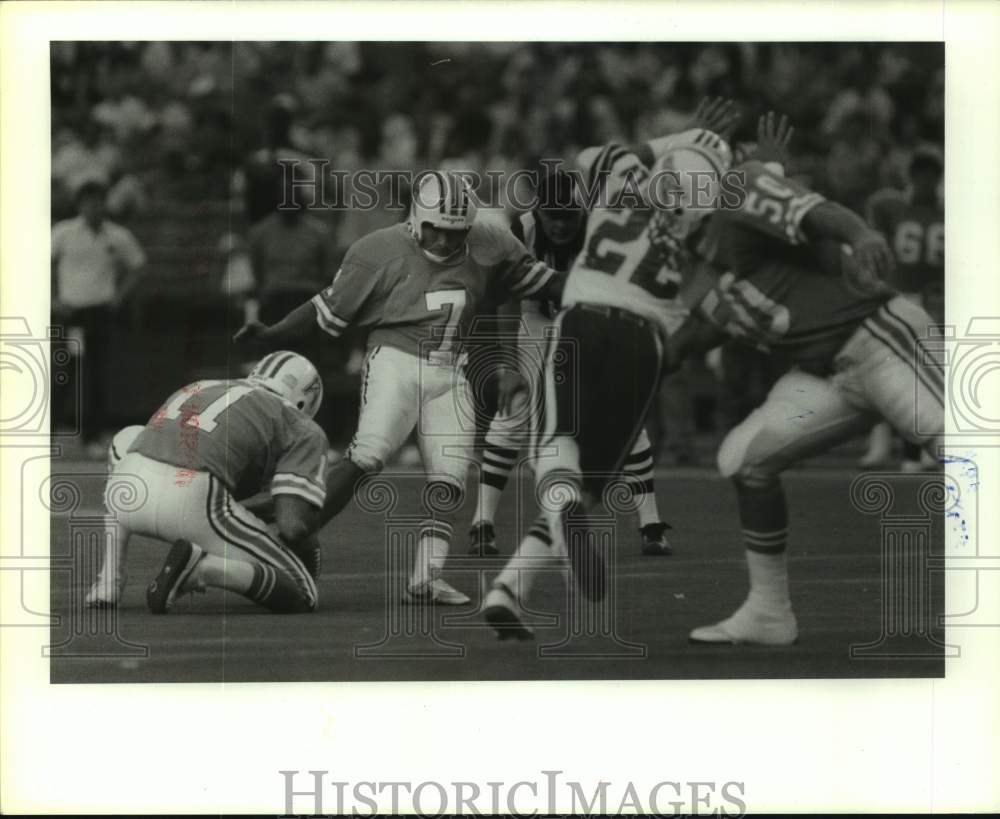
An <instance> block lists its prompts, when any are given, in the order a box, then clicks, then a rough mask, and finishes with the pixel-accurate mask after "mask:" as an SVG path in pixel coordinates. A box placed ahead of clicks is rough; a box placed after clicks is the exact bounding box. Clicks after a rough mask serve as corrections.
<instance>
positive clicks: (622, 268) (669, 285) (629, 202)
mask: <svg viewBox="0 0 1000 819" xmlns="http://www.w3.org/2000/svg"><path fill="white" fill-rule="evenodd" d="M697 133H698V132H684V133H682V134H677V135H676V136H675V137H671V138H664V139H661V140H656V141H654V142H650V143H647V144H646V146H644V152H645V151H648V152H649V156H648V157H647V159H648V160H650V161H651V160H652V159H655V158H656V156H658V155H660V154H662V153H664V152H665V151H666V150H668V149H669V148H670V147H672V146H674V145H676V144H683V143H685V142H687V141H690V140H691V139H692V138H693V137H694V136H695V135H696V134H697ZM577 166H578V168H579V170H580V171H581V172H582V174H583V178H582V181H583V184H584V197H585V198H586V199H588V200H589V201H590V202H591V203H593V204H594V206H593V207H592V208H591V210H590V216H589V218H588V222H587V234H586V238H585V240H584V245H583V251H582V252H581V253H580V255H579V256H578V257H577V259H576V261H575V263H574V264H573V267H572V268H571V270H570V275H569V280H568V282H567V285H566V292H565V294H564V296H563V303H564V305H565V304H567V303H574V302H588V303H598V304H606V305H609V306H617V307H623V308H625V309H629V310H632V311H633V312H636V313H639V314H640V315H644V316H645V317H647V318H650V319H653V320H655V321H656V322H657V323H658V324H659V325H660V326H661V328H662V329H663V331H664V333H666V334H668V335H669V334H671V333H673V332H674V331H675V330H676V329H677V328H678V327H679V326H680V325H681V323H682V322H683V320H684V318H685V317H686V316H687V312H688V311H687V310H686V308H685V307H684V305H683V304H682V303H681V301H680V299H679V296H680V290H681V283H682V277H681V267H682V254H683V251H682V249H681V248H680V246H679V245H678V244H677V243H676V242H675V241H674V240H673V239H671V238H670V237H669V236H667V235H666V234H664V233H663V232H662V231H661V230H658V226H657V224H656V220H654V219H653V218H652V217H653V215H654V213H655V211H654V210H653V209H652V208H649V207H646V206H644V205H643V204H642V199H643V196H642V191H643V185H644V183H645V182H646V180H647V179H648V177H649V167H648V165H647V164H646V163H645V162H644V161H643V159H641V158H640V157H639V156H638V155H637V154H636V153H635V152H634V151H632V150H629V149H628V148H625V147H623V146H621V145H615V144H611V145H605V146H602V147H593V148H587V149H585V150H584V151H582V152H581V153H580V155H579V157H578V159H577Z"/></svg>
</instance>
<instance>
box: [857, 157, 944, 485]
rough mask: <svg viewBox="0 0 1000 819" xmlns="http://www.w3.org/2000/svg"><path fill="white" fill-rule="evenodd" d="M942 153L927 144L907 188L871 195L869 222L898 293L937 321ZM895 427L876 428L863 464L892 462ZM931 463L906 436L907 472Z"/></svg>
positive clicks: (941, 301)
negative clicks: (888, 256)
mask: <svg viewBox="0 0 1000 819" xmlns="http://www.w3.org/2000/svg"><path fill="white" fill-rule="evenodd" d="M943 174H944V160H943V158H942V156H941V152H940V151H939V150H938V149H937V148H934V147H931V146H927V147H924V148H920V149H918V150H917V151H916V152H915V153H914V155H913V159H912V160H911V162H910V168H909V184H908V186H907V188H906V190H904V191H900V190H895V189H889V188H887V189H885V190H881V191H878V192H877V193H874V194H872V196H871V198H870V199H869V200H868V223H869V224H870V225H871V226H872V227H873V228H875V230H877V231H879V233H881V234H882V235H883V236H885V238H886V241H887V242H888V243H889V247H890V248H892V252H893V255H894V256H895V257H896V274H895V276H893V278H892V281H891V282H890V283H891V284H892V285H893V286H894V287H895V288H896V289H897V290H898V291H899V292H900V293H902V294H903V295H905V296H906V297H907V298H909V299H911V300H912V301H914V302H916V303H917V304H919V305H921V306H922V307H923V308H924V309H925V310H926V311H927V312H928V313H929V314H930V316H931V318H933V319H934V320H935V321H936V322H937V323H938V324H941V323H943V322H944V200H943V196H942V190H941V180H942V176H943ZM891 449H892V430H891V429H890V427H889V426H888V425H887V424H878V425H877V426H875V427H874V428H873V429H872V433H871V437H870V439H869V448H868V452H867V453H865V455H864V456H863V457H862V458H861V461H860V462H859V465H860V466H862V467H864V468H866V469H872V468H875V467H879V466H884V465H886V463H887V462H888V461H889V458H890V455H891ZM932 464H933V460H932V459H930V458H928V456H927V455H926V453H924V454H923V455H922V454H921V451H920V448H919V447H916V446H915V445H914V444H911V443H910V442H908V441H906V442H904V444H903V464H902V469H903V471H904V472H916V471H919V470H921V469H924V468H927V467H928V466H931V465H932Z"/></svg>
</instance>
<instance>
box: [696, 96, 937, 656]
mask: <svg viewBox="0 0 1000 819" xmlns="http://www.w3.org/2000/svg"><path fill="white" fill-rule="evenodd" d="M789 136H790V130H789V129H787V128H786V126H785V124H784V120H782V122H781V123H779V124H778V125H777V126H775V124H774V121H773V117H771V116H769V117H767V118H764V119H762V121H761V125H760V140H759V145H758V153H757V158H756V160H755V161H751V162H748V163H746V164H744V165H743V166H742V167H741V168H738V169H737V170H739V171H741V172H742V173H744V174H745V180H746V181H745V186H746V190H745V194H746V195H745V199H744V201H743V204H742V205H741V207H739V208H737V209H732V210H727V211H724V212H720V213H718V214H716V215H715V216H713V221H715V222H716V224H715V226H714V228H715V232H714V241H715V244H714V245H711V246H710V247H709V249H708V250H707V251H706V252H708V253H716V252H718V253H720V254H721V255H720V256H719V257H718V258H719V259H722V260H723V261H724V263H725V265H726V266H727V268H728V269H727V271H726V273H725V274H724V275H723V276H722V277H721V278H720V280H719V281H718V282H716V283H715V284H714V285H713V286H712V287H710V288H709V289H708V290H707V292H706V293H705V295H704V296H703V297H702V298H701V299H700V301H699V307H700V314H701V315H702V316H704V317H706V318H707V319H708V320H709V321H710V322H711V323H712V324H713V325H714V326H715V327H716V328H719V329H720V330H721V331H722V332H724V333H725V334H726V335H728V336H730V337H733V338H736V339H741V340H743V341H744V342H746V343H750V344H753V345H755V346H757V347H758V348H760V349H763V350H766V351H769V352H770V353H771V354H773V355H776V356H781V357H782V358H783V359H785V360H786V361H787V362H788V363H789V364H791V365H793V366H792V369H791V370H790V371H789V372H788V373H786V374H785V375H784V376H782V377H781V378H780V379H778V381H777V383H776V384H775V385H774V387H773V388H772V390H771V392H770V393H769V395H768V397H767V399H766V400H765V402H764V404H763V405H762V406H761V407H759V408H758V409H756V410H755V411H754V412H752V413H751V414H750V416H749V417H748V418H747V419H746V420H744V421H743V422H742V423H741V424H739V425H738V426H737V427H735V428H734V429H733V430H732V431H731V432H730V433H729V434H728V435H727V436H726V439H725V440H724V441H723V443H722V446H721V447H720V450H719V454H718V464H719V469H720V471H721V472H722V474H723V475H724V476H725V477H728V478H730V479H732V482H733V485H734V487H735V489H736V494H737V499H738V505H739V513H740V520H741V525H742V530H743V540H744V544H745V547H746V559H747V563H748V568H749V573H750V593H749V596H748V597H747V599H746V601H745V602H744V604H743V605H742V606H741V607H740V608H739V609H738V610H737V611H736V613H735V614H733V615H732V616H731V617H729V618H728V619H726V620H723V621H722V622H719V623H716V624H714V625H711V626H705V627H702V628H697V629H695V630H694V631H693V632H692V633H691V639H692V641H695V642H756V643H766V644H775V645H783V644H788V643H791V642H793V641H794V640H795V639H796V637H797V634H798V626H797V622H796V618H795V615H794V613H793V612H792V607H791V603H790V599H789V590H788V574H787V569H786V541H787V534H788V513H787V508H786V502H785V494H784V490H783V488H782V484H781V478H780V476H781V473H782V472H783V471H784V470H785V469H787V468H788V467H790V466H792V465H794V464H796V463H798V462H799V461H801V460H803V459H805V458H808V457H810V456H812V455H814V454H818V453H821V452H825V451H826V450H828V449H830V448H831V447H833V446H834V445H836V444H838V443H840V442H842V441H844V440H847V439H848V438H850V437H853V436H855V435H858V434H859V433H862V432H864V431H866V430H867V429H869V428H870V427H871V426H872V425H873V424H874V423H875V422H876V421H878V420H879V419H880V418H881V419H885V420H887V421H889V422H890V423H891V424H892V425H893V427H895V428H896V430H897V431H898V432H899V433H900V434H901V435H903V437H905V438H906V439H907V440H910V441H913V442H915V443H919V444H921V445H922V446H924V447H925V448H927V449H928V451H930V452H932V453H936V452H937V448H938V446H939V445H940V443H941V442H942V435H943V430H944V421H943V382H944V375H943V371H942V369H941V367H940V365H938V364H937V363H936V362H935V361H934V359H933V356H931V355H930V354H929V351H927V350H926V349H925V348H924V340H925V339H926V337H927V333H928V328H929V326H930V325H931V319H930V317H929V316H928V315H927V314H926V313H925V312H924V311H923V310H922V309H921V308H920V307H919V306H917V305H915V304H913V303H912V302H911V301H909V300H907V299H906V298H904V297H902V296H898V295H895V293H894V291H893V290H892V289H891V288H890V287H888V286H887V285H886V284H885V282H886V281H887V280H890V276H891V271H892V264H893V260H892V254H891V252H890V250H889V247H888V245H887V244H886V242H885V239H884V238H883V237H882V236H881V234H879V233H878V232H876V231H874V230H872V229H871V228H869V227H868V226H867V225H866V224H865V222H864V221H863V220H862V219H861V218H860V217H858V216H857V215H856V214H854V213H853V212H851V211H849V210H848V209H846V208H844V207H842V206H840V205H837V204H836V203H833V202H829V201H827V200H825V199H824V198H823V197H822V196H820V195H818V194H816V193H815V192H812V191H809V190H808V189H806V188H804V187H803V186H801V185H799V184H797V183H795V182H793V181H792V180H789V179H787V178H785V177H784V175H783V171H784V165H785V164H787V153H786V146H787V142H788V138H789ZM683 337H684V333H681V334H680V335H678V336H677V338H678V339H682V338H683Z"/></svg>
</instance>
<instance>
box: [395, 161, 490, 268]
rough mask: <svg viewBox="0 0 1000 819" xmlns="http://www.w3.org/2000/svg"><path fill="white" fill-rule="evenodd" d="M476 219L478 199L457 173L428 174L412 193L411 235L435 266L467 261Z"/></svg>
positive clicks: (437, 172) (439, 172)
mask: <svg viewBox="0 0 1000 819" xmlns="http://www.w3.org/2000/svg"><path fill="white" fill-rule="evenodd" d="M475 219H476V203H475V199H474V197H473V196H472V192H471V191H470V190H469V185H468V183H467V182H466V181H465V180H464V179H463V178H462V177H461V176H460V175H459V174H457V173H445V172H441V171H433V172H431V173H429V174H426V175H425V176H423V178H422V179H421V180H420V182H419V184H418V185H417V189H416V190H415V191H414V192H413V203H412V205H411V206H410V220H409V225H410V232H411V233H412V234H413V238H414V239H416V241H417V244H418V245H419V246H420V250H421V252H422V253H423V254H424V256H425V257H426V258H428V259H429V260H430V261H432V262H434V263H435V264H457V263H458V262H460V261H462V260H463V259H464V258H465V256H466V254H467V253H468V246H467V245H466V243H465V239H466V237H467V236H468V235H469V230H470V229H471V228H472V224H473V222H474V221H475ZM428 227H429V228H431V229H430V230H427V229H426V228H428ZM449 237H450V238H449ZM452 245H454V246H452Z"/></svg>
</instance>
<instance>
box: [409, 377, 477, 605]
mask: <svg viewBox="0 0 1000 819" xmlns="http://www.w3.org/2000/svg"><path fill="white" fill-rule="evenodd" d="M420 380H421V396H420V418H419V420H418V426H417V441H418V444H419V446H420V454H421V456H422V458H423V461H424V467H425V469H426V470H427V483H426V485H425V487H424V492H423V497H422V499H421V501H422V504H423V509H424V520H423V521H422V523H421V526H420V534H419V537H418V541H417V555H416V560H415V561H414V565H413V572H412V574H411V576H410V582H409V586H408V587H407V589H406V592H405V593H404V596H403V600H404V602H407V603H417V604H420V603H442V604H445V605H463V604H465V603H468V602H469V598H468V596H467V595H465V594H463V593H462V592H460V591H458V590H457V589H454V588H452V586H450V585H449V584H448V583H446V582H445V581H444V580H443V579H442V578H441V576H440V575H441V572H442V570H443V569H444V564H445V561H446V560H447V558H448V552H449V550H450V548H451V540H452V536H453V535H454V527H455V517H456V515H457V513H458V510H459V509H460V508H461V507H462V503H463V502H464V500H465V484H466V476H467V474H468V470H469V467H470V466H471V465H472V464H473V463H474V460H475V456H474V447H475V428H474V423H473V419H474V409H473V398H472V392H471V390H470V388H469V384H468V382H467V381H466V379H465V376H464V375H463V374H462V372H461V371H460V370H458V369H453V368H451V367H437V366H432V365H426V364H425V365H424V368H423V373H422V374H421V379H420Z"/></svg>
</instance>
